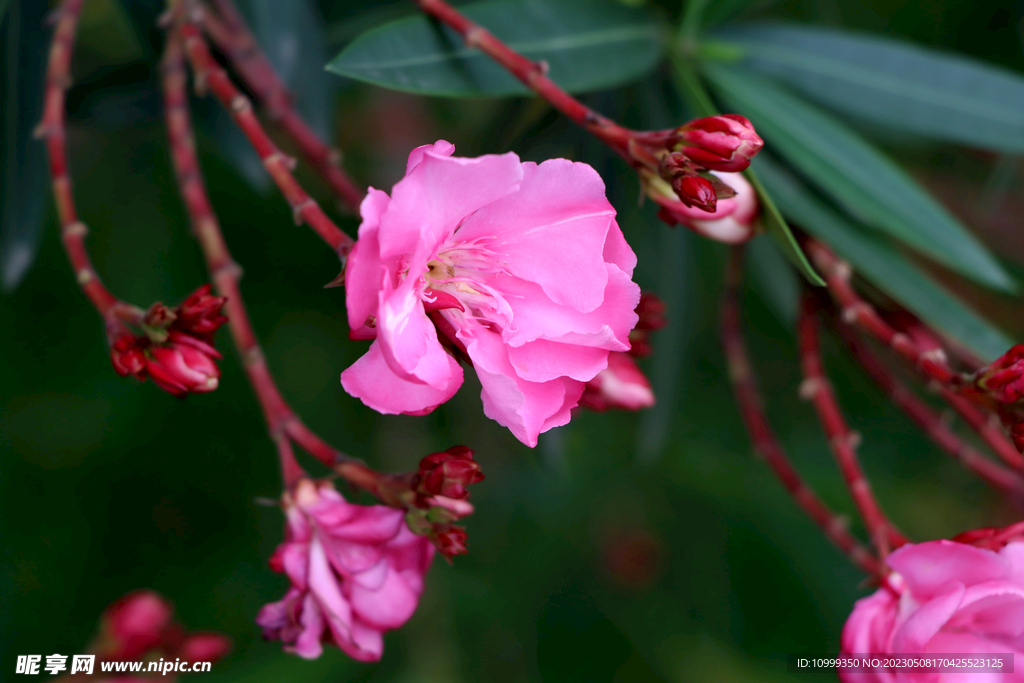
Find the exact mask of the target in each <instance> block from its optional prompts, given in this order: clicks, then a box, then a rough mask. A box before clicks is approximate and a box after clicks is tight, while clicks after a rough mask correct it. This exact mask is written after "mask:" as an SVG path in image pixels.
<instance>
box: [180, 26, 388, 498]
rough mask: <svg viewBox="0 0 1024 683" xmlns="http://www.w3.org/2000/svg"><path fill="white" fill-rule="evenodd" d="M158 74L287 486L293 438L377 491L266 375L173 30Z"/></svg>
mask: <svg viewBox="0 0 1024 683" xmlns="http://www.w3.org/2000/svg"><path fill="white" fill-rule="evenodd" d="M162 70H163V91H164V113H165V118H166V123H167V133H168V137H169V139H170V147H171V157H172V160H173V163H174V170H175V175H176V177H177V180H178V186H179V188H180V190H181V195H182V198H183V200H184V202H185V207H186V209H187V211H188V214H189V217H190V219H191V221H192V229H193V231H194V233H195V235H196V238H197V239H198V241H199V244H200V246H201V247H202V250H203V256H204V258H205V260H206V266H207V269H208V270H209V271H210V277H211V279H212V280H213V284H214V287H216V288H217V291H218V293H219V294H220V295H221V296H224V297H227V301H226V303H225V304H224V306H225V308H226V313H227V317H228V327H229V329H230V330H231V338H232V340H233V341H234V343H235V348H236V349H237V350H238V355H239V357H240V358H241V359H242V366H243V368H244V370H245V373H246V376H247V377H248V378H249V383H250V384H251V385H252V388H253V391H254V392H255V393H256V398H257V399H258V401H259V403H260V407H261V408H262V409H263V416H264V419H265V420H266V422H267V428H268V430H269V432H270V438H271V440H273V442H274V444H275V445H276V446H277V449H278V456H279V458H280V461H281V469H282V475H283V476H284V479H285V483H286V485H291V484H294V483H295V480H296V479H297V477H300V476H302V475H303V472H302V469H301V468H300V467H299V466H298V464H297V463H296V462H295V459H294V454H293V453H292V445H291V441H292V440H293V441H294V442H295V443H296V444H298V445H299V446H301V447H302V448H303V450H305V451H307V452H308V453H309V454H310V455H312V456H313V457H315V458H316V459H317V460H319V461H320V462H322V463H323V464H324V465H326V466H327V467H329V468H332V469H335V468H336V467H338V466H339V465H341V466H342V468H343V471H342V472H341V474H342V476H345V478H346V479H348V480H349V481H350V482H352V483H353V484H356V485H358V486H361V487H362V488H365V489H368V490H370V491H371V492H374V493H376V492H377V489H378V488H379V481H380V479H381V477H382V476H386V475H380V474H378V473H376V472H374V471H373V470H371V469H370V468H368V467H366V466H365V465H363V464H362V463H360V462H359V461H357V460H353V459H351V458H348V457H347V456H345V455H344V454H342V453H341V452H340V451H338V450H337V449H335V448H332V447H331V446H329V445H327V443H326V442H324V441H323V440H322V439H321V438H320V437H319V436H317V435H316V434H315V433H314V432H313V431H312V430H311V429H309V428H308V427H307V426H306V425H305V424H303V423H302V421H301V420H300V419H299V418H298V417H297V416H296V415H295V413H294V412H293V411H292V409H291V408H290V407H289V406H288V404H287V403H286V402H285V400H284V398H283V397H282V396H281V392H280V390H279V389H278V388H277V385H276V383H275V382H274V378H273V377H272V376H271V374H270V369H269V368H268V367H267V363H266V360H265V358H264V356H263V352H262V350H261V349H260V346H259V343H258V342H257V341H256V335H255V333H254V332H253V328H252V321H251V320H250V319H249V314H248V311H247V310H246V307H245V301H244V299H243V298H242V292H241V289H240V287H239V281H240V279H241V276H242V270H241V268H239V266H238V264H237V263H235V261H234V259H233V258H232V257H231V252H230V251H228V246H227V242H226V241H225V240H224V235H223V233H222V232H221V229H220V224H219V222H218V220H217V216H216V214H215V213H214V210H213V206H212V205H211V203H210V200H209V196H208V195H207V193H206V187H205V185H204V183H203V177H202V173H201V171H200V168H199V160H198V158H197V157H196V150H195V137H194V135H193V132H192V122H191V115H190V113H189V106H188V89H187V77H186V72H185V55H184V52H183V49H182V38H181V36H180V34H179V33H178V32H177V31H171V32H170V33H169V35H168V39H167V46H166V50H165V53H164V59H163V63H162ZM336 471H337V470H336Z"/></svg>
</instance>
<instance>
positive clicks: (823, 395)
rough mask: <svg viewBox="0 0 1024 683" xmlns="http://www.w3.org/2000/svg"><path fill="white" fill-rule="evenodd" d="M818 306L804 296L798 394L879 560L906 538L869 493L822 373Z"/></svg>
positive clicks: (811, 297)
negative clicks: (801, 374) (821, 434)
mask: <svg viewBox="0 0 1024 683" xmlns="http://www.w3.org/2000/svg"><path fill="white" fill-rule="evenodd" d="M817 309H818V303H817V300H816V298H815V296H814V295H813V294H811V293H810V292H806V293H805V294H804V299H803V306H802V310H801V315H800V320H799V321H798V323H797V336H798V341H799V345H800V364H801V366H802V367H803V371H804V382H803V384H802V385H801V387H800V394H801V396H803V397H804V398H808V399H810V400H811V402H812V403H813V404H814V409H815V411H816V412H817V413H818V420H819V421H820V422H821V426H822V428H823V429H824V430H825V436H826V437H828V442H829V447H830V448H831V449H832V454H833V455H834V456H835V459H836V464H837V465H838V466H839V471H840V472H841V473H842V475H843V480H844V481H845V482H846V488H847V490H848V491H849V492H850V497H851V498H852V499H853V503H854V505H855V506H856V507H857V512H858V513H859V514H860V517H861V520H862V521H863V522H864V528H865V529H867V531H868V534H869V535H870V536H871V541H872V544H873V545H874V546H875V550H877V551H878V554H879V555H880V556H881V557H883V558H884V557H885V556H886V555H887V554H888V552H889V550H890V549H892V546H900V545H902V544H904V543H906V539H905V538H904V537H903V536H902V535H901V534H900V533H899V532H898V531H897V530H896V529H895V528H894V527H893V526H892V523H891V522H889V520H888V519H887V518H886V516H885V513H884V512H882V508H881V506H879V504H878V501H877V500H876V499H875V496H874V494H873V493H872V492H871V485H870V484H869V483H868V480H867V478H866V477H865V476H864V471H863V470H862V469H861V467H860V462H859V461H858V460H857V442H858V440H859V437H858V435H857V434H856V433H855V432H853V431H851V430H850V428H849V426H848V425H847V424H846V419H845V418H844V417H843V414H842V411H841V410H840V409H839V403H838V402H837V401H836V397H835V394H834V392H833V391H832V384H831V383H830V382H829V380H828V376H827V375H826V374H825V368H824V365H823V364H822V361H821V349H820V346H819V341H820V340H819V334H818V319H817V315H816V313H817Z"/></svg>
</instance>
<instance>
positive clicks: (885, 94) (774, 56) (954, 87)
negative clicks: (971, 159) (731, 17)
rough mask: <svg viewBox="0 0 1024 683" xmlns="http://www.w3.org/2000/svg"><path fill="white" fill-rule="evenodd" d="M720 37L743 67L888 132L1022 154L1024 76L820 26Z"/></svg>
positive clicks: (739, 30)
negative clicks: (739, 53) (734, 49)
mask: <svg viewBox="0 0 1024 683" xmlns="http://www.w3.org/2000/svg"><path fill="white" fill-rule="evenodd" d="M715 37H716V38H719V39H722V40H725V41H727V42H728V43H730V44H732V45H735V46H738V47H740V48H742V51H743V54H744V58H743V64H744V66H747V67H749V68H750V69H752V70H754V71H757V72H759V73H763V74H768V75H771V76H774V77H776V78H778V79H780V80H782V81H785V82H786V83H788V84H789V85H792V86H793V87H795V88H797V89H798V90H799V91H800V92H801V93H802V94H803V95H804V96H806V97H807V98H808V99H811V100H815V101H817V102H820V103H821V104H824V105H827V106H829V107H832V108H834V109H836V110H837V111H841V112H843V113H847V114H852V115H854V116H857V117H860V118H862V119H866V120H868V121H870V122H872V123H875V124H878V125H881V126H884V127H886V128H890V129H896V130H904V131H907V132H910V133H914V134H916V135H925V136H929V137H933V138H936V139H940V140H947V141H950V142H957V143H963V144H965V145H971V146H974V147H981V148H985V149H992V150H997V151H1002V152H1009V153H1016V154H1019V153H1021V152H1024V76H1022V75H1020V74H1015V73H1013V72H1011V71H1007V70H1005V69H1002V68H999V67H996V66H993V65H991V64H986V63H984V62H981V61H978V60H974V59H970V58H968V57H964V56H962V55H953V54H946V53H943V52H939V51H937V50H932V49H929V48H925V47H922V46H919V45H914V44H912V43H908V42H906V41H901V40H894V39H892V38H889V37H884V36H872V35H864V34H858V33H851V32H849V31H845V30H837V29H832V28H823V27H819V26H813V27H812V26H797V25H790V24H776V23H765V24H751V25H747V26H738V27H730V28H728V29H725V30H722V31H720V32H718V33H716V34H715Z"/></svg>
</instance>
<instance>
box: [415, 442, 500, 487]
mask: <svg viewBox="0 0 1024 683" xmlns="http://www.w3.org/2000/svg"><path fill="white" fill-rule="evenodd" d="M418 477H419V479H418V483H417V490H418V491H419V492H420V493H421V494H423V495H426V496H444V497H445V498H452V499H455V500H461V499H464V498H466V497H468V496H469V491H467V490H466V487H467V486H469V485H470V484H475V483H477V482H478V481H483V478H484V475H483V473H482V472H481V471H480V464H479V463H477V462H476V461H474V460H473V451H472V450H470V449H469V448H467V447H465V446H453V447H451V448H449V449H448V450H447V451H442V452H440V453H431V454H430V455H428V456H427V457H425V458H423V459H422V460H420V469H419V473H418Z"/></svg>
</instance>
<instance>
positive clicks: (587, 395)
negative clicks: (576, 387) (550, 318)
mask: <svg viewBox="0 0 1024 683" xmlns="http://www.w3.org/2000/svg"><path fill="white" fill-rule="evenodd" d="M580 405H581V406H583V407H584V408H589V409H590V410H594V411H597V412H604V411H606V410H609V409H612V408H615V409H619V410H641V409H643V408H650V407H651V406H653V405H654V392H653V391H652V390H651V383H650V382H648V381H647V376H646V375H644V373H643V371H642V370H641V369H640V368H639V367H637V364H636V361H635V360H633V358H632V357H631V356H630V355H629V354H628V353H612V354H610V355H609V356H608V367H607V368H605V369H604V370H602V371H601V372H599V373H597V376H596V377H594V379H592V380H590V381H589V382H587V386H586V388H585V389H584V390H583V396H582V397H581V398H580Z"/></svg>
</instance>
